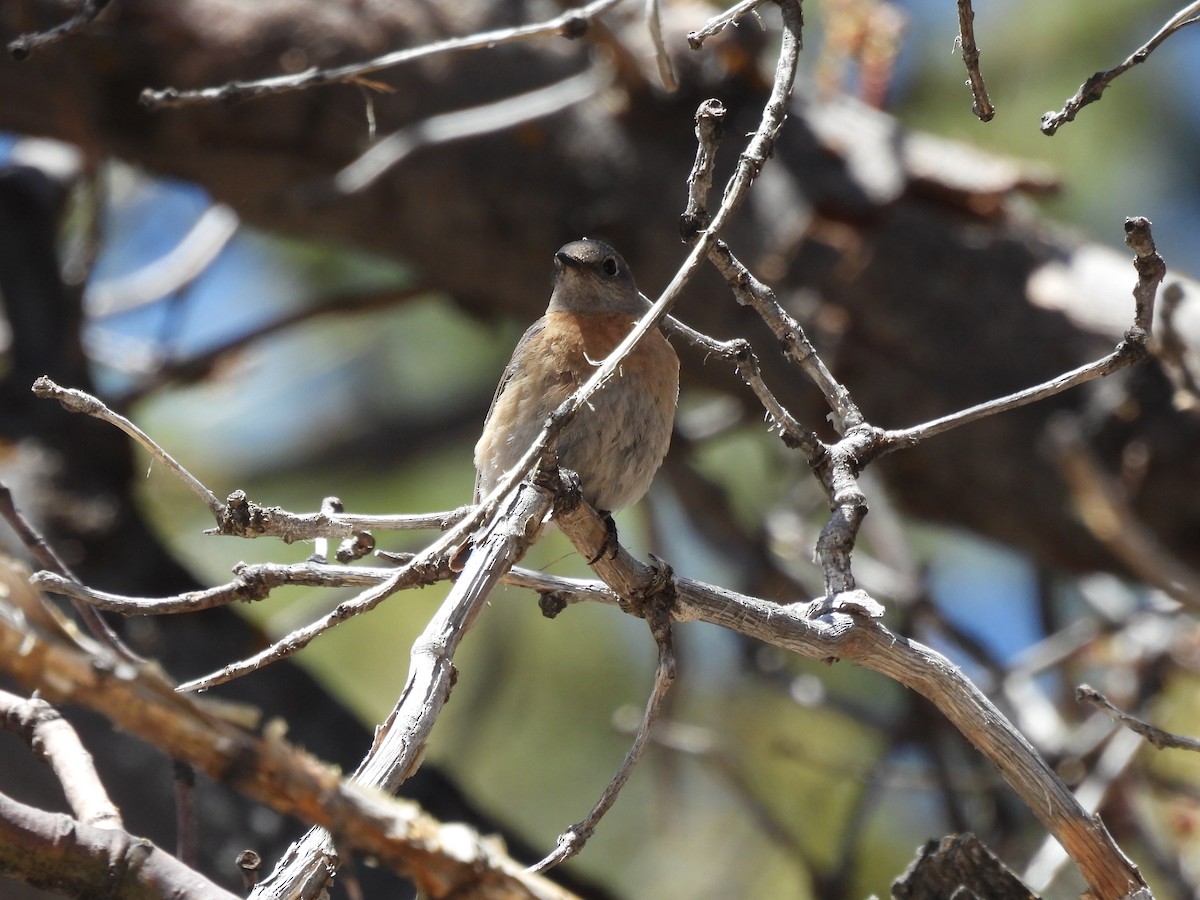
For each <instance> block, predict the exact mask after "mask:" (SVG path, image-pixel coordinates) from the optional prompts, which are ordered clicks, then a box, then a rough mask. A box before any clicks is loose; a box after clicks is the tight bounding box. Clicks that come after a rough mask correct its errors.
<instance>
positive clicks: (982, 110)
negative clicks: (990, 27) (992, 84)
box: [958, 0, 996, 122]
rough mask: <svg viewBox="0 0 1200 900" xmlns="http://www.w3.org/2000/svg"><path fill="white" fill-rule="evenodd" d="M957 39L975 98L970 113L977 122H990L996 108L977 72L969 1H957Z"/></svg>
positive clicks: (972, 17) (981, 76)
mask: <svg viewBox="0 0 1200 900" xmlns="http://www.w3.org/2000/svg"><path fill="white" fill-rule="evenodd" d="M958 37H959V40H960V41H961V42H962V57H963V63H964V64H965V65H966V67H967V83H968V84H970V85H971V93H972V94H973V95H974V96H975V102H974V103H972V104H971V112H973V113H975V115H976V116H978V117H979V121H981V122H990V121H992V117H993V116H995V115H996V107H994V106H992V101H991V99H990V98H989V97H988V92H987V85H986V84H985V83H984V81H983V75H982V73H981V72H980V71H979V47H978V46H977V45H976V43H975V10H974V9H972V8H971V0H958Z"/></svg>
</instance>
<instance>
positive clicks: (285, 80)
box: [140, 0, 621, 109]
mask: <svg viewBox="0 0 1200 900" xmlns="http://www.w3.org/2000/svg"><path fill="white" fill-rule="evenodd" d="M620 2H621V0H593V2H592V3H588V4H586V5H585V6H580V7H576V8H574V9H568V10H566V11H564V12H562V13H560V14H559V15H557V16H555V17H554V18H552V19H547V20H546V21H544V22H535V23H532V24H529V25H519V26H517V27H516V28H500V29H497V30H495V31H482V32H478V33H476V34H471V35H467V36H466V37H458V38H448V39H446V40H444V41H435V42H433V43H431V44H425V45H423V46H420V47H410V48H409V49H407V50H395V51H393V52H391V53H385V54H383V55H382V56H377V57H375V58H374V59H369V60H367V61H365V62H357V63H350V64H349V65H345V66H338V67H336V68H332V69H319V68H316V67H313V68H309V69H305V70H304V71H303V72H297V73H296V74H294V75H276V76H274V77H272V78H263V79H260V80H255V81H231V82H229V83H228V84H223V85H218V86H217V87H208V88H201V89H199V90H193V91H182V90H179V89H178V88H163V89H161V90H155V89H152V88H146V89H145V90H144V91H142V95H141V98H140V99H141V103H142V105H144V106H148V107H149V108H151V109H159V108H161V107H164V106H184V105H188V104H193V103H218V102H221V101H227V100H242V99H245V98H249V97H265V96H267V95H270V94H282V93H285V92H288V91H299V90H303V89H304V88H308V87H312V86H314V85H322V84H337V83H340V82H348V81H356V80H357V79H359V78H362V77H363V76H364V75H370V74H372V73H374V72H381V71H383V70H384V69H391V68H394V67H396V66H399V65H402V64H404V63H409V62H413V61H414V60H418V59H424V58H425V57H428V56H433V55H435V54H438V53H451V52H455V51H460V50H484V49H490V48H492V47H495V46H498V45H500V44H510V43H514V42H516V41H527V40H531V39H533V38H541V37H547V36H549V35H562V36H563V37H567V38H578V37H581V36H582V35H584V34H585V33H586V32H587V30H588V28H589V27H590V26H591V23H592V20H593V19H595V18H597V17H598V16H601V15H603V14H604V13H606V12H608V10H610V9H612V8H613V7H614V6H616V5H617V4H618V3H620Z"/></svg>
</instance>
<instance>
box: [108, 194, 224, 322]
mask: <svg viewBox="0 0 1200 900" xmlns="http://www.w3.org/2000/svg"><path fill="white" fill-rule="evenodd" d="M240 226H241V219H239V218H238V215H237V213H235V212H234V211H233V209H232V208H230V207H228V206H226V205H225V204H224V203H214V204H213V205H212V206H210V207H208V209H206V210H204V212H203V213H201V214H200V216H199V217H198V218H197V219H196V221H195V222H193V223H192V227H191V228H189V229H188V232H187V234H185V235H184V236H183V237H182V238H180V239H179V241H178V242H177V243H176V244H175V246H174V247H172V248H171V249H170V250H168V251H167V252H166V253H164V254H163V255H162V256H160V257H158V258H156V259H154V260H152V261H150V262H148V263H147V264H146V265H144V266H141V267H139V268H137V269H135V270H134V271H132V272H130V273H129V274H127V275H121V276H119V277H116V278H109V279H105V280H102V281H98V282H94V283H91V282H90V283H89V284H88V286H87V292H86V293H85V295H84V301H85V303H86V304H87V308H88V312H89V314H91V315H93V316H96V317H100V316H114V315H118V314H120V313H126V312H129V311H130V310H134V309H138V308H139V307H142V306H145V305H147V304H150V303H154V302H155V301H158V300H161V299H162V298H163V297H166V296H168V295H170V294H174V293H176V292H178V291H182V290H183V289H184V288H186V287H187V286H188V285H189V284H191V283H192V282H194V281H195V280H196V279H197V278H199V277H200V276H201V275H202V274H204V271H205V270H206V269H207V268H208V267H209V266H210V265H212V263H213V261H214V260H216V258H217V257H218V256H220V255H221V251H223V250H224V249H225V248H226V247H227V246H228V245H229V242H230V241H231V240H233V237H234V235H236V234H237V232H238V228H239V227H240Z"/></svg>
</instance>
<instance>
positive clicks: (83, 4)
mask: <svg viewBox="0 0 1200 900" xmlns="http://www.w3.org/2000/svg"><path fill="white" fill-rule="evenodd" d="M106 6H108V0H80V3H79V9H77V10H76V11H75V14H74V15H73V16H71V18H69V19H67V20H66V21H65V22H60V23H59V24H58V25H55V26H54V27H53V28H48V29H46V30H45V31H34V32H30V33H29V34H23V35H21V36H20V37H18V38H14V39H13V40H11V41H9V42H8V52H9V53H10V54H11V55H12V58H13V59H15V60H17V61H18V62H20V61H21V60H24V59H28V58H29V54H30V53H32V52H33V51H34V50H38V49H40V48H42V47H45V46H47V45H49V44H53V43H55V42H56V41H61V40H62V39H63V38H66V37H70V36H71V35H73V34H75V33H76V32H77V31H81V30H83V29H84V28H86V27H87V26H88V25H90V24H91V23H92V20H93V19H95V18H96V16H98V15H100V13H102V12H104V8H105V7H106Z"/></svg>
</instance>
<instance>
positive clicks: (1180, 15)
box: [1042, 2, 1200, 135]
mask: <svg viewBox="0 0 1200 900" xmlns="http://www.w3.org/2000/svg"><path fill="white" fill-rule="evenodd" d="M1195 22H1200V2H1196V3H1190V4H1188V5H1187V6H1185V7H1184V8H1183V9H1181V10H1180V11H1179V12H1177V13H1175V15H1173V16H1172V17H1171V18H1170V19H1169V20H1168V21H1167V24H1165V25H1164V26H1163V27H1162V28H1160V29H1159V30H1158V32H1157V33H1156V34H1155V35H1154V37H1152V38H1150V40H1148V41H1146V43H1145V44H1143V45H1142V46H1141V47H1139V48H1138V49H1137V50H1135V51H1134V52H1133V54H1132V55H1131V56H1130V57H1129V58H1127V59H1126V60H1125V61H1124V62H1123V63H1121V64H1120V65H1119V66H1117V67H1116V68H1113V69H1108V70H1107V71H1104V72H1097V73H1096V74H1095V75H1093V76H1092V77H1091V78H1089V79H1088V80H1087V81H1085V82H1084V83H1083V84H1082V85H1080V86H1079V90H1078V91H1076V92H1075V96H1074V97H1072V98H1071V99H1070V100H1068V101H1067V102H1066V104H1064V106H1063V108H1062V109H1061V110H1059V111H1058V112H1054V111H1053V110H1052V111H1050V112H1048V113H1045V114H1044V115H1043V116H1042V133H1043V134H1046V135H1051V134H1054V132H1056V131H1058V129H1059V127H1060V126H1062V125H1064V124H1066V123H1067V122H1071V121H1073V120H1074V119H1075V116H1076V115H1077V114H1078V113H1079V111H1080V110H1081V109H1083V107H1085V106H1087V105H1088V104H1089V103H1095V102H1096V101H1097V100H1099V99H1100V97H1101V96H1102V95H1103V94H1104V91H1105V89H1107V88H1108V86H1109V85H1110V84H1112V82H1113V81H1114V80H1115V79H1116V78H1117V77H1118V76H1119V75H1122V74H1124V73H1125V72H1127V71H1128V70H1129V69H1132V68H1133V67H1134V66H1136V65H1137V64H1138V63H1143V62H1145V61H1146V59H1147V57H1149V56H1150V54H1151V53H1153V52H1154V51H1155V50H1156V49H1157V48H1158V45H1159V44H1161V43H1162V42H1163V41H1165V40H1166V39H1167V38H1169V37H1170V36H1171V35H1173V34H1174V33H1175V32H1176V31H1178V30H1179V29H1181V28H1183V27H1184V26H1185V25H1191V24H1193V23H1195Z"/></svg>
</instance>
